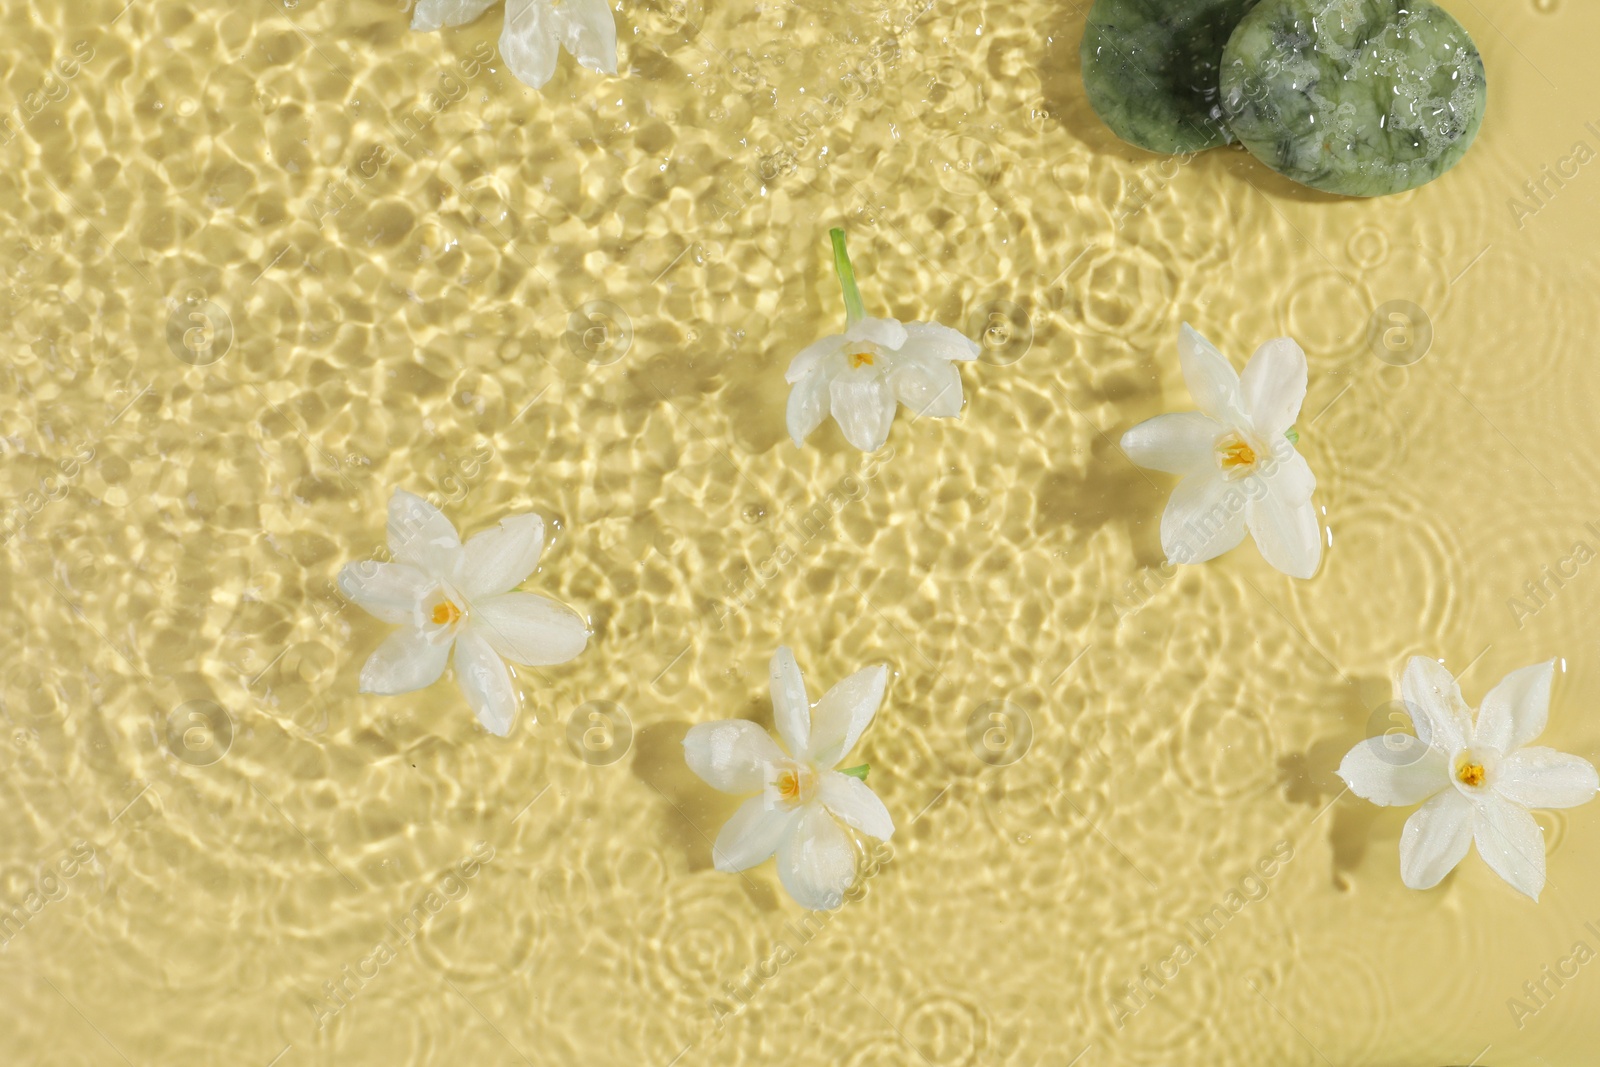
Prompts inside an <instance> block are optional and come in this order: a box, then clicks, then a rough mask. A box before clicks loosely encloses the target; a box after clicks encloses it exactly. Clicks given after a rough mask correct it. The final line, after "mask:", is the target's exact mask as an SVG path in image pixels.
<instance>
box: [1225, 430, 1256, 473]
mask: <svg viewBox="0 0 1600 1067" xmlns="http://www.w3.org/2000/svg"><path fill="white" fill-rule="evenodd" d="M1255 465H1256V450H1255V449H1253V448H1251V447H1250V443H1249V442H1248V441H1246V440H1245V439H1244V438H1243V437H1240V436H1239V435H1238V434H1236V433H1230V434H1228V435H1227V436H1226V437H1224V438H1222V440H1220V441H1218V442H1217V466H1219V467H1221V468H1222V473H1223V474H1224V475H1240V474H1244V473H1246V472H1247V471H1249V470H1250V469H1251V468H1252V467H1254V466H1255Z"/></svg>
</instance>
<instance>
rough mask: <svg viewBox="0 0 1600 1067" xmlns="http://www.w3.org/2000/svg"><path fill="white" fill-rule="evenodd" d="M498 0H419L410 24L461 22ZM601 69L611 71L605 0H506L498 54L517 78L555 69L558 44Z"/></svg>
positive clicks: (531, 80) (539, 78) (542, 78)
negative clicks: (503, 25)
mask: <svg viewBox="0 0 1600 1067" xmlns="http://www.w3.org/2000/svg"><path fill="white" fill-rule="evenodd" d="M498 2H499V0H421V3H419V4H417V10H416V13H415V14H414V15H412V16H411V28H412V29H413V30H422V31H425V32H432V31H434V30H437V29H439V28H440V27H441V26H464V25H466V24H467V23H469V22H471V21H472V20H473V19H475V18H477V17H478V16H479V15H481V14H483V13H484V12H485V11H487V10H489V9H490V8H491V7H493V6H494V5H495V4H496V3H498ZM563 46H565V47H566V50H567V51H569V52H571V53H572V55H573V56H574V58H576V59H577V61H578V62H579V64H581V65H582V66H585V67H588V68H589V69H590V70H596V71H599V72H600V73H602V74H615V73H616V72H617V24H616V21H615V20H614V19H613V18H612V16H611V9H610V8H609V7H607V6H606V2H605V0H506V24H505V28H504V29H503V30H502V31H501V32H500V55H501V57H502V58H503V59H504V60H505V61H506V68H507V69H508V70H510V71H511V73H512V74H514V75H516V77H517V80H519V81H521V82H522V83H523V84H525V85H529V86H532V87H533V88H535V89H538V88H542V87H543V86H544V83H545V82H547V81H549V80H550V76H551V75H553V74H554V73H555V72H556V58H557V56H559V55H560V54H561V48H562V47H563Z"/></svg>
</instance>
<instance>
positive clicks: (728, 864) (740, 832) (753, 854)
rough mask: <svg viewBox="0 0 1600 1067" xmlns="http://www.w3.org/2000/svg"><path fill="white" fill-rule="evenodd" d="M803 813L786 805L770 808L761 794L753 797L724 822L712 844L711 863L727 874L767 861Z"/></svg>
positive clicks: (790, 833) (789, 833) (789, 834)
mask: <svg viewBox="0 0 1600 1067" xmlns="http://www.w3.org/2000/svg"><path fill="white" fill-rule="evenodd" d="M798 818H799V816H798V815H797V814H796V813H795V812H793V811H786V810H785V809H783V808H769V807H767V803H766V801H765V800H763V799H762V798H761V797H751V798H750V799H749V800H747V801H745V802H744V803H743V804H740V805H739V810H738V811H735V812H734V813H733V817H732V818H730V819H729V820H728V821H727V822H726V823H724V824H723V827H722V830H721V832H720V833H718V834H717V843H716V844H714V845H712V846H711V862H712V865H713V866H715V867H716V868H717V870H719V871H722V872H723V873H725V874H733V873H734V872H735V871H743V870H748V869H749V868H751V867H754V866H756V865H757V864H758V863H765V862H766V861H767V860H769V859H771V858H772V854H773V853H774V852H776V851H778V847H779V843H780V842H782V841H783V840H784V839H785V838H787V837H789V836H791V835H792V833H793V830H792V828H793V826H794V824H795V823H796V822H797V821H798Z"/></svg>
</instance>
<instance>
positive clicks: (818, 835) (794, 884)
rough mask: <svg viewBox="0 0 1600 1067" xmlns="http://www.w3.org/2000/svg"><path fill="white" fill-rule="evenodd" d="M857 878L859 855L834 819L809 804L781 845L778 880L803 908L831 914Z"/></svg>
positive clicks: (820, 807) (819, 808)
mask: <svg viewBox="0 0 1600 1067" xmlns="http://www.w3.org/2000/svg"><path fill="white" fill-rule="evenodd" d="M855 876H856V853H855V848H854V847H853V846H852V845H851V844H850V838H849V837H848V836H847V835H846V834H845V832H844V830H842V829H841V828H840V826H839V824H838V823H836V822H834V821H833V816H832V815H829V814H828V811H827V809H826V808H824V807H822V806H821V805H820V804H808V805H807V806H805V807H803V808H801V809H800V815H799V817H798V818H797V819H796V820H795V821H794V823H793V824H792V825H791V827H790V828H789V830H788V832H787V833H785V834H784V836H783V838H782V840H780V842H779V843H778V878H779V880H780V881H782V882H783V887H784V888H785V889H787V890H788V891H789V895H790V896H791V897H793V898H794V899H795V903H797V904H799V905H800V906H801V907H802V908H810V909H811V910H812V911H831V910H832V909H834V908H837V907H838V906H839V905H841V904H843V903H844V891H845V890H846V889H849V888H850V883H851V882H852V881H854V880H855Z"/></svg>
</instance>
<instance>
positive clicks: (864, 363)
mask: <svg viewBox="0 0 1600 1067" xmlns="http://www.w3.org/2000/svg"><path fill="white" fill-rule="evenodd" d="M846 355H847V358H848V359H849V360H850V366H851V368H852V369H853V370H860V369H861V368H862V367H870V366H872V365H873V363H874V362H875V361H874V360H873V358H872V353H871V352H868V351H867V350H866V349H864V348H863V349H862V350H861V351H859V352H850V353H847V354H846Z"/></svg>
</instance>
